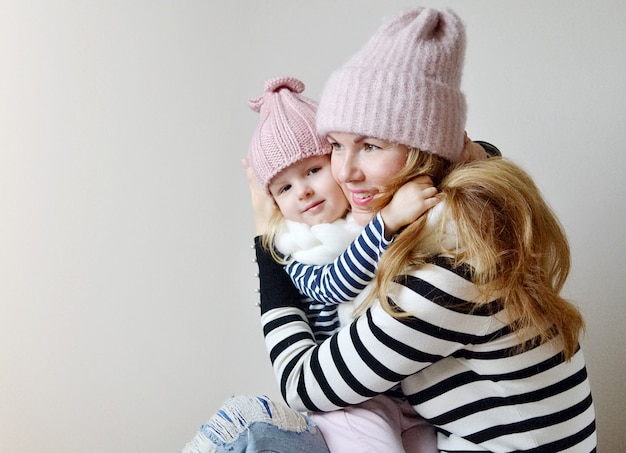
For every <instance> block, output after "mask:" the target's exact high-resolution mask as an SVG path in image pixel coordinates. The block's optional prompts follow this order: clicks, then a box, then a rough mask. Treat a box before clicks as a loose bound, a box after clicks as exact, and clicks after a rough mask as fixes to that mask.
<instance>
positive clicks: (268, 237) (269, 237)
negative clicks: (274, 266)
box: [261, 197, 289, 264]
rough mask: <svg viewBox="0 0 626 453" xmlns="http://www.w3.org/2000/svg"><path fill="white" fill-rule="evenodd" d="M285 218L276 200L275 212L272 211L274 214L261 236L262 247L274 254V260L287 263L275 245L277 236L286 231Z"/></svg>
mask: <svg viewBox="0 0 626 453" xmlns="http://www.w3.org/2000/svg"><path fill="white" fill-rule="evenodd" d="M272 198H273V197H272ZM284 220H285V216H284V215H283V213H282V212H281V211H280V209H279V207H278V205H277V204H276V202H275V201H274V212H272V215H271V217H270V219H269V220H268V222H267V227H266V232H265V234H263V236H261V247H263V249H264V250H265V251H267V252H268V253H269V254H270V255H272V258H274V260H275V261H276V262H277V263H279V264H287V263H288V262H289V261H288V260H287V259H285V257H284V256H283V255H282V254H280V253H279V252H278V250H276V247H275V241H276V236H278V235H279V234H280V233H281V232H283V231H284V228H285V226H284V225H285V223H284V222H283V221H284Z"/></svg>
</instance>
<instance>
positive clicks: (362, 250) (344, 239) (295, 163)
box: [184, 77, 437, 453]
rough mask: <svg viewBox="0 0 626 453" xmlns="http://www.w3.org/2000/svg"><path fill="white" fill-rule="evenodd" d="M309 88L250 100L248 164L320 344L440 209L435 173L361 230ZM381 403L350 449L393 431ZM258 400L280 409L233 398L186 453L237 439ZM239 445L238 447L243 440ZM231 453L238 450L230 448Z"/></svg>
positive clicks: (410, 186) (359, 414)
mask: <svg viewBox="0 0 626 453" xmlns="http://www.w3.org/2000/svg"><path fill="white" fill-rule="evenodd" d="M303 90H304V84H303V83H302V82H301V81H299V80H297V79H294V78H291V77H280V78H275V79H271V80H268V81H267V82H266V83H265V94H264V95H263V96H261V97H259V98H256V99H252V100H250V102H249V105H250V107H251V108H252V109H253V110H255V111H257V112H259V113H260V120H259V123H258V126H257V128H256V130H255V133H254V135H253V137H252V140H251V144H250V149H249V153H248V158H247V159H246V160H244V166H246V167H248V168H249V169H250V170H251V172H252V173H253V174H254V177H255V179H256V182H257V183H258V185H259V186H260V188H261V189H262V190H263V191H264V192H266V193H268V194H269V195H270V196H271V197H272V200H273V203H272V204H271V207H270V208H269V209H267V211H268V214H267V215H268V216H269V217H270V219H271V220H270V221H269V222H263V223H262V225H260V226H259V227H260V228H262V229H264V230H265V229H266V228H268V225H269V230H268V234H267V235H265V236H264V239H263V248H264V249H265V251H266V252H267V253H268V254H269V255H270V256H272V257H273V259H274V260H275V261H276V262H280V263H282V264H284V265H285V270H286V271H287V272H288V273H289V274H290V276H291V277H292V278H293V279H294V281H298V282H301V283H302V282H304V281H305V282H306V290H307V292H306V294H308V295H309V296H310V298H308V299H306V301H304V304H303V303H302V302H303V301H302V300H301V301H300V307H301V308H303V309H304V311H305V313H306V319H307V321H308V323H309V325H310V327H311V328H312V331H313V332H314V335H315V338H316V340H317V341H318V342H321V341H322V340H324V339H325V338H328V337H330V336H331V335H332V334H333V333H335V331H337V330H338V329H339V327H340V320H339V317H338V308H337V307H338V306H337V304H341V307H344V308H347V309H346V310H344V313H346V314H345V315H344V316H343V319H344V322H347V321H348V320H350V319H351V313H352V310H353V305H352V304H351V303H350V302H351V301H352V299H354V298H355V297H357V296H359V294H360V293H361V292H362V291H363V290H364V288H366V286H367V284H368V283H369V282H370V281H371V279H372V278H373V277H374V274H375V272H376V268H377V263H378V260H379V258H380V256H381V254H382V252H383V251H384V250H385V249H386V248H387V246H388V245H389V243H390V241H391V239H392V236H393V235H394V234H395V233H396V232H397V231H398V230H399V229H400V228H401V227H403V226H405V225H407V224H409V223H411V222H412V221H414V220H415V219H416V218H417V217H419V216H420V215H422V214H423V213H424V212H425V211H426V210H427V209H428V208H430V207H432V206H434V204H435V203H436V199H435V198H434V195H436V193H437V190H436V189H435V188H434V187H433V186H432V182H431V181H430V178H429V177H427V176H422V177H418V178H415V179H413V180H411V181H408V182H407V184H403V186H402V187H401V188H399V190H398V191H397V192H396V194H395V195H394V197H393V199H392V200H391V202H390V203H389V204H388V205H386V206H385V207H383V208H382V209H381V210H380V212H378V213H377V214H376V215H374V216H373V219H372V220H371V221H370V222H369V223H368V224H367V225H365V227H364V226H363V225H359V224H357V223H356V222H355V221H354V220H353V219H352V216H351V214H349V213H348V207H349V204H348V201H347V200H346V198H345V196H344V194H343V191H342V190H341V188H340V186H339V185H338V184H337V183H336V181H335V180H334V179H333V176H332V173H331V171H330V151H331V147H330V145H329V143H328V141H327V140H325V139H322V138H320V137H319V136H318V135H317V133H316V132H315V113H316V105H315V103H314V102H313V101H312V100H310V99H308V98H306V97H304V96H302V95H301V94H300V93H302V91H303ZM266 223H267V225H266ZM355 238H356V239H355ZM276 249H277V250H278V251H279V252H281V254H280V255H279V254H278V253H277V252H276ZM327 263H329V264H327ZM363 294H365V293H363ZM299 299H302V297H299ZM377 402H378V404H377V405H374V404H371V403H369V404H367V405H364V406H363V407H360V408H355V409H354V410H353V411H352V412H350V413H346V414H345V417H344V419H345V420H344V422H343V426H344V427H345V428H346V429H345V431H344V432H343V433H342V436H343V437H344V438H345V439H350V438H353V444H354V445H357V444H358V445H360V446H361V449H362V451H378V450H379V448H378V445H379V442H380V439H386V438H388V437H389V436H390V434H388V433H386V431H387V430H389V429H391V426H390V425H389V424H388V423H387V422H386V419H388V418H390V417H391V416H392V415H390V414H393V413H394V412H395V411H396V408H395V403H394V402H393V401H391V400H388V399H387V398H386V397H385V396H383V395H381V396H380V397H378V399H377ZM255 404H256V405H259V404H262V407H261V409H262V410H266V409H267V410H269V411H270V412H271V413H272V414H275V413H277V412H280V411H279V407H278V406H275V405H273V404H272V403H271V402H269V401H267V400H264V399H258V398H251V399H249V400H245V401H243V404H241V400H239V402H233V403H232V404H230V405H227V406H225V407H224V408H223V409H222V410H221V411H220V412H219V413H218V414H217V416H216V417H214V418H213V420H212V421H211V422H210V423H208V424H206V425H204V426H202V427H201V429H200V432H199V433H198V435H196V437H195V438H194V439H193V440H192V442H190V443H189V444H188V445H187V447H186V448H185V450H184V451H185V453H195V452H203V453H207V452H212V451H215V450H214V448H215V445H214V444H212V442H210V441H209V439H208V438H211V437H218V438H222V439H223V438H224V436H226V437H227V436H229V435H233V434H234V433H236V430H234V431H233V430H232V429H229V428H228V423H226V421H231V420H243V419H247V418H248V417H252V418H254V417H255V416H258V414H256V415H255V414H252V415H250V414H251V409H250V408H251V407H254V405H255ZM270 404H272V406H271V407H272V409H271V410H270V409H269V408H270ZM291 420H296V421H297V420H298V419H297V418H295V419H294V418H293V417H292V418H291ZM248 421H250V420H248ZM412 423H413V425H414V427H415V430H416V432H417V431H418V430H422V429H426V430H427V432H426V434H425V436H428V437H432V429H431V427H430V426H429V425H427V424H426V423H424V422H423V420H422V419H421V418H419V417H417V416H414V417H413V421H412ZM365 426H367V430H364V429H362V430H360V432H358V438H355V435H356V434H357V431H355V430H354V429H350V428H351V427H365ZM232 440H234V441H237V436H234V437H233V439H232ZM255 448H261V447H260V446H258V445H245V446H244V448H243V449H247V451H249V450H250V449H255ZM283 448H287V447H286V446H285V445H283ZM229 450H230V451H237V448H234V447H233V446H232V445H231V446H229ZM284 451H287V450H284ZM289 451H296V450H289ZM308 451H313V450H307V452H308Z"/></svg>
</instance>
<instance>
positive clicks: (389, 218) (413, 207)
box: [380, 176, 439, 239]
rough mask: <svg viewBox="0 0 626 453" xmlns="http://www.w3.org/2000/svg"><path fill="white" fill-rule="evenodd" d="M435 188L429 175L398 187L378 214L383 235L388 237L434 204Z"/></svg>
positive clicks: (435, 202) (435, 201) (436, 200)
mask: <svg viewBox="0 0 626 453" xmlns="http://www.w3.org/2000/svg"><path fill="white" fill-rule="evenodd" d="M436 195H437V188H436V187H434V186H433V182H432V180H431V179H430V177H429V176H419V177H417V178H415V179H413V180H411V181H409V182H407V183H405V184H404V185H403V186H402V187H400V188H399V189H398V191H397V192H396V193H395V194H394V195H393V198H392V199H391V201H390V202H389V204H388V205H387V206H385V207H384V208H383V209H382V210H381V211H380V214H381V216H382V218H383V222H384V223H385V237H386V238H387V239H390V238H391V236H392V235H394V234H395V233H396V232H398V230H400V228H402V227H404V226H406V225H408V224H409V223H412V222H414V221H415V220H417V219H418V218H419V217H420V216H421V215H422V214H424V213H425V212H426V211H427V210H429V209H430V208H432V207H433V206H435V205H436V204H437V203H438V202H439V199H438V198H436Z"/></svg>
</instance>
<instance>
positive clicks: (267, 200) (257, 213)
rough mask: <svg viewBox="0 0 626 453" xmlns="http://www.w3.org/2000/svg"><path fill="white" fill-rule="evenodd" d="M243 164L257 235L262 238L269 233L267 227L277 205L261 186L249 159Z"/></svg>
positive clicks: (245, 159) (243, 161)
mask: <svg viewBox="0 0 626 453" xmlns="http://www.w3.org/2000/svg"><path fill="white" fill-rule="evenodd" d="M241 164H242V165H243V168H244V169H245V170H246V177H247V178H248V184H249V185H250V201H251V202H252V214H253V215H254V226H255V233H256V235H257V236H260V235H263V234H265V233H267V227H268V225H269V221H270V219H271V218H272V214H273V213H274V211H275V210H276V204H275V203H274V199H273V198H272V196H271V195H270V194H268V193H267V192H265V191H264V190H263V189H262V188H261V186H259V183H258V182H257V180H256V178H255V177H254V174H253V173H252V169H251V168H250V163H249V162H248V158H247V157H246V158H244V159H243V160H242V161H241Z"/></svg>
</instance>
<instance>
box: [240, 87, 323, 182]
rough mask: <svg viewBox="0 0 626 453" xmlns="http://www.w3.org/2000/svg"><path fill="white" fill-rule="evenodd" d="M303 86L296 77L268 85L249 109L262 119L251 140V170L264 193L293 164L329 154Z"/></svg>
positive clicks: (253, 100) (311, 104)
mask: <svg viewBox="0 0 626 453" xmlns="http://www.w3.org/2000/svg"><path fill="white" fill-rule="evenodd" d="M303 91H304V83H302V82H301V81H300V80H298V79H295V78H293V77H278V78H275V79H270V80H268V81H266V82H265V94H264V95H263V96H261V97H259V98H255V99H250V101H249V102H248V105H250V108H252V110H254V111H255V112H259V113H260V114H261V117H260V119H259V124H258V126H257V128H256V130H255V132H254V135H253V136H252V141H251V142H250V149H249V152H248V158H249V161H250V167H251V168H252V171H253V173H254V175H255V177H256V179H257V181H258V182H259V184H260V185H261V187H263V189H264V190H267V188H268V185H269V183H270V181H271V180H272V178H274V176H276V175H277V174H278V173H280V172H281V171H282V170H284V169H285V168H287V167H289V166H290V165H291V164H293V163H296V162H298V161H300V160H302V159H305V158H307V157H311V156H319V155H323V154H328V153H330V151H331V148H330V144H329V143H328V142H327V141H326V140H325V139H324V138H321V137H320V136H318V134H317V132H316V130H315V113H316V109H317V105H316V104H315V102H314V101H312V100H311V99H309V98H307V97H305V96H302V95H301V94H300V93H302V92H303Z"/></svg>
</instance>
